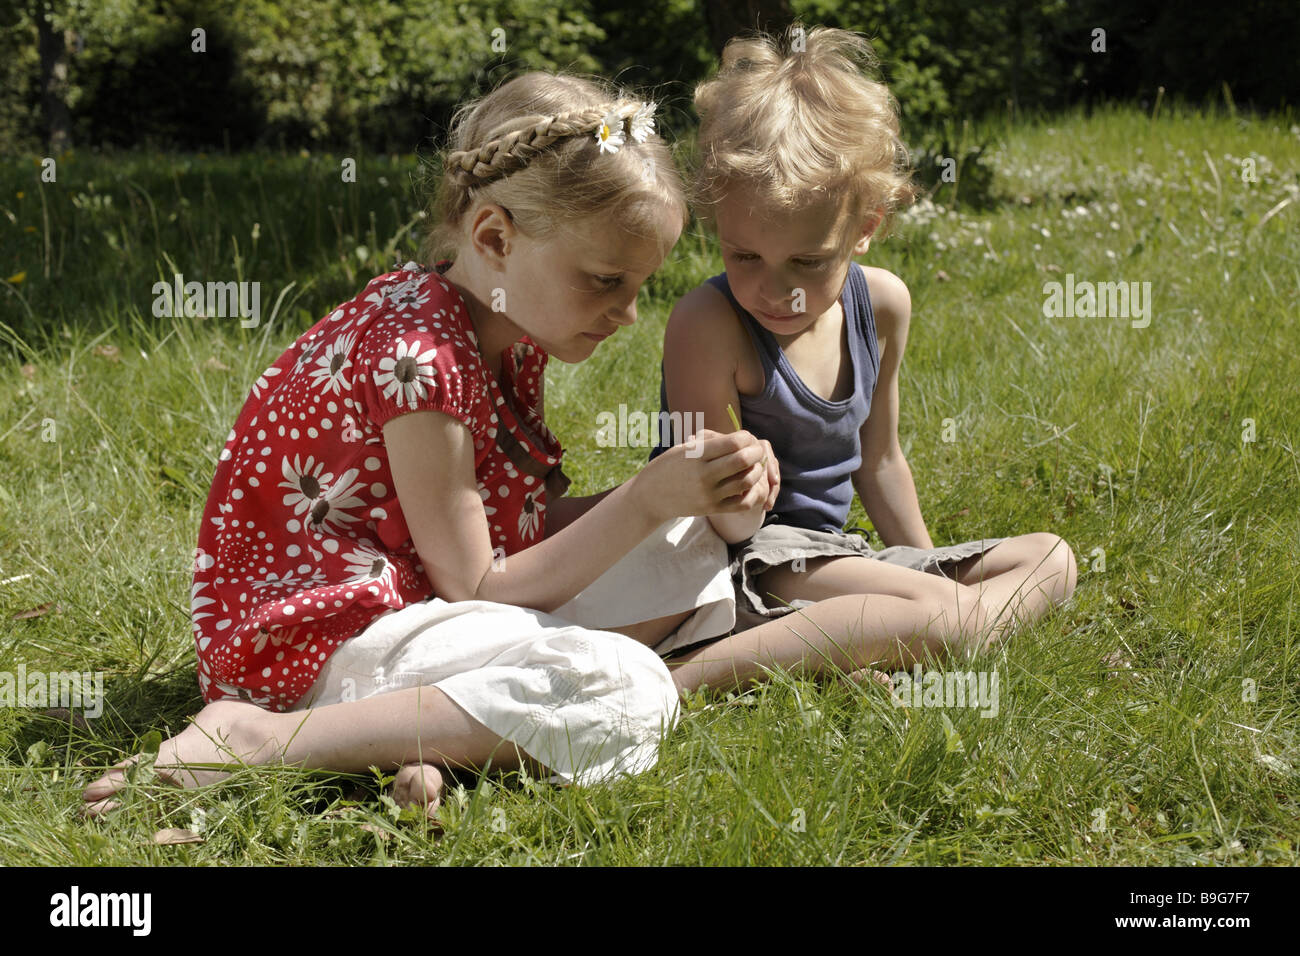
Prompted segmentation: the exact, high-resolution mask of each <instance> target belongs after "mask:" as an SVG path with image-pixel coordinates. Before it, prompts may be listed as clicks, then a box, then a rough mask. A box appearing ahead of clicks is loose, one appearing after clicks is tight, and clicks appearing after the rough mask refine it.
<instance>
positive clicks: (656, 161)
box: [420, 72, 690, 262]
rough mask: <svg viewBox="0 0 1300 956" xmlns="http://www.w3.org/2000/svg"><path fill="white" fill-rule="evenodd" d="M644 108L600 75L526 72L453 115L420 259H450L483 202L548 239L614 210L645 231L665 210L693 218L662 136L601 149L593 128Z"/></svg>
mask: <svg viewBox="0 0 1300 956" xmlns="http://www.w3.org/2000/svg"><path fill="white" fill-rule="evenodd" d="M638 105H639V103H638V101H637V100H636V99H634V98H633V97H632V96H631V95H630V94H628V93H626V92H620V91H617V90H615V89H613V88H612V87H610V86H609V85H608V84H607V83H605V82H604V81H602V80H599V79H597V78H588V77H583V76H577V75H572V74H552V73H542V72H531V73H525V74H523V75H521V76H518V77H515V78H514V79H512V80H509V81H508V82H506V83H503V84H502V85H501V86H499V87H498V88H497V89H495V90H493V91H492V92H491V93H488V94H487V95H485V96H483V97H480V98H479V99H476V100H473V101H471V102H468V103H464V104H462V105H461V106H459V107H458V108H457V109H456V112H455V113H454V114H453V117H452V121H451V127H450V130H449V135H448V143H447V146H446V148H445V149H444V150H442V152H441V154H440V159H441V163H440V164H438V166H439V167H440V168H432V167H431V168H428V169H427V173H428V176H427V179H428V180H429V181H432V182H433V183H435V184H436V185H435V188H434V189H433V195H432V198H431V200H430V203H429V210H428V212H429V220H430V226H429V229H428V232H427V234H426V236H425V238H424V243H423V245H422V247H421V250H420V252H421V256H422V257H423V258H424V259H425V261H426V262H433V261H434V260H435V259H436V258H439V257H440V256H441V255H443V254H451V255H452V256H454V255H455V253H456V252H457V251H458V250H459V248H460V246H461V243H462V242H463V240H464V238H465V237H464V229H463V227H464V223H465V220H466V214H467V213H469V212H470V210H471V209H472V208H474V207H475V206H476V205H478V204H479V203H489V202H490V203H498V204H500V205H501V206H504V207H505V208H506V209H508V210H509V211H510V214H511V216H512V217H513V219H514V222H515V224H516V225H517V226H518V227H519V229H520V231H521V232H523V233H524V234H525V235H528V236H531V237H534V238H538V239H545V238H548V237H550V236H552V235H554V234H555V233H556V232H557V231H558V230H559V229H561V228H563V227H564V226H566V225H568V224H571V223H573V222H575V221H577V220H580V219H584V218H586V217H588V216H591V215H594V214H597V213H607V214H608V215H610V216H611V218H612V219H613V220H614V221H615V222H617V223H618V224H619V226H620V227H622V228H624V229H627V230H628V231H630V232H633V233H635V234H637V235H642V236H653V235H656V234H657V233H656V230H655V228H654V222H655V221H657V220H658V219H659V218H660V217H661V216H662V215H663V209H664V207H667V208H668V209H670V210H671V211H672V213H673V215H675V216H679V217H680V219H681V223H682V228H683V229H685V228H686V225H687V223H688V222H689V219H690V209H689V207H688V205H687V202H686V190H685V187H684V185H683V182H682V179H681V175H680V174H679V173H678V171H677V167H676V165H675V164H674V162H673V155H672V152H671V151H670V150H669V148H668V147H667V146H666V145H665V144H664V142H663V141H662V140H661V139H660V138H659V137H658V135H656V134H655V133H653V132H652V133H651V134H650V135H649V136H648V137H647V138H646V141H645V142H644V143H637V142H635V141H634V140H633V139H632V138H631V137H627V138H626V139H625V141H624V143H623V145H622V146H621V147H619V149H618V151H617V152H615V153H612V154H609V153H605V154H602V153H601V151H600V146H599V144H598V143H597V141H596V137H595V131H596V129H597V127H598V126H599V125H600V122H601V119H602V118H603V117H604V116H605V115H606V114H607V113H608V112H610V111H611V110H613V111H615V112H616V113H617V114H618V115H619V116H620V117H623V118H626V117H628V116H631V115H632V113H633V112H634V111H635V110H636V109H637V106H638Z"/></svg>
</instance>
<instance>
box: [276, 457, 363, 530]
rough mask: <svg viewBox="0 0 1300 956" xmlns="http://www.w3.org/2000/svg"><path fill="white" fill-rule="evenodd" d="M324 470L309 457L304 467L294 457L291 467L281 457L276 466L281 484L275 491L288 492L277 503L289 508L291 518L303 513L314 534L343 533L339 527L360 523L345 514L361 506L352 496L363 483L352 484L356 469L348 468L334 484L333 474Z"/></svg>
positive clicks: (322, 466)
mask: <svg viewBox="0 0 1300 956" xmlns="http://www.w3.org/2000/svg"><path fill="white" fill-rule="evenodd" d="M324 469H325V462H323V461H321V462H317V461H316V459H315V457H314V456H312V455H308V456H307V461H306V463H305V464H304V463H302V462H300V461H299V457H298V456H297V455H294V456H293V464H292V465H291V464H289V456H287V455H286V456H284V458H283V459H282V460H281V462H280V473H281V474H283V475H284V481H282V482H280V485H279V487H281V488H288V489H289V492H288V493H287V494H286V495H285V496H284V498H283V499H282V501H281V503H282V504H284V505H286V506H289V505H292V506H293V513H294V514H295V515H300V514H303V513H306V514H307V520H308V522H310V524H311V527H312V529H313V530H314V531H322V530H325V531H330V532H333V533H338V532H340V531H342V530H343V528H342V523H345V522H350V521H360V520H361V519H360V518H359V517H358V516H357V515H353V514H348V512H347V509H348V508H356V507H358V506H360V505H363V504H365V502H364V501H362V500H361V499H360V498H358V497H356V492H357V491H358V490H360V489H361V488H362V487H364V486H365V482H359V481H356V477H357V475H359V474H360V473H361V472H360V469H357V468H349V469H348V470H347V471H345V472H344V473H343V474H342V475H340V476H339V480H338V481H337V482H336V481H335V480H334V474H333V472H325V471H324ZM322 472H324V473H323V474H322Z"/></svg>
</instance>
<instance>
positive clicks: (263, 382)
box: [253, 365, 280, 398]
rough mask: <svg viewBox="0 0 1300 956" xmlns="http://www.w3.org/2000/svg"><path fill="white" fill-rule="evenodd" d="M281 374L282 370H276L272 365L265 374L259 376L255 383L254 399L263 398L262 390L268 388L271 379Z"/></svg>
mask: <svg viewBox="0 0 1300 956" xmlns="http://www.w3.org/2000/svg"><path fill="white" fill-rule="evenodd" d="M279 374H280V370H279V369H278V368H276V367H275V366H274V365H272V366H271V367H270V368H268V369H267V370H266V371H265V372H263V373H262V374H261V375H259V376H258V377H257V381H256V382H254V383H253V397H254V398H261V397H262V389H264V388H267V387H268V385H269V383H270V381H271V379H273V378H275V376H277V375H279Z"/></svg>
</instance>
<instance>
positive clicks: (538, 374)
mask: <svg viewBox="0 0 1300 956" xmlns="http://www.w3.org/2000/svg"><path fill="white" fill-rule="evenodd" d="M447 264H448V263H440V264H439V266H440V268H445V265H447ZM476 342H477V340H476V338H475V335H474V328H473V325H472V323H471V322H470V319H469V310H468V307H467V306H466V305H465V302H464V300H463V299H462V298H461V296H460V294H459V293H458V292H457V291H456V289H455V287H454V286H452V285H451V284H450V283H449V282H447V281H446V280H445V279H444V278H443V277H442V275H441V274H440V272H429V271H426V270H424V269H419V268H407V269H400V270H397V271H396V272H391V273H388V274H386V275H382V276H379V277H378V278H376V279H374V280H372V281H371V282H370V283H369V284H368V285H367V286H366V288H365V289H364V290H363V291H362V293H361V294H360V295H359V296H357V297H356V298H355V299H353V300H352V301H350V302H346V303H344V304H343V305H340V306H339V307H338V308H336V309H334V310H333V311H332V312H331V313H330V314H329V315H327V316H326V317H325V318H323V319H321V321H319V322H318V323H316V325H314V326H313V327H312V328H310V329H308V330H307V331H306V332H304V333H303V334H302V336H301V337H300V338H299V339H298V340H297V341H296V342H294V344H293V345H292V346H290V347H289V348H288V350H287V351H286V352H285V353H284V354H283V355H282V356H281V357H280V358H279V359H278V360H277V361H276V362H275V364H273V365H272V366H271V367H270V368H268V369H267V370H266V371H265V372H263V373H262V375H261V376H259V377H258V379H257V381H256V382H255V383H254V385H253V387H252V390H251V392H250V393H249V396H248V399H247V401H246V402H245V404H244V407H243V409H242V410H241V411H240V413H239V417H238V420H237V421H236V423H235V427H234V428H233V429H232V430H231V432H230V435H229V437H228V438H227V440H226V446H225V448H224V449H223V450H222V452H221V454H220V457H219V459H218V463H217V468H216V476H215V477H214V479H213V483H212V490H211V492H210V493H209V495H208V501H207V506H206V508H205V509H204V514H203V521H202V525H201V528H200V532H199V542H198V545H199V547H198V558H197V559H196V561H195V565H194V581H193V584H192V586H191V591H190V607H191V619H192V623H193V630H194V638H195V642H196V645H197V647H198V659H199V685H200V689H201V690H202V692H203V696H204V699H205V700H207V701H215V700H229V699H239V700H248V701H252V702H254V703H256V704H258V705H259V706H262V707H265V708H267V709H270V710H277V711H283V710H288V709H290V708H291V707H292V706H293V705H294V704H295V703H296V702H297V701H298V700H299V699H300V698H301V697H302V696H303V695H304V694H306V693H307V691H308V690H310V689H311V685H312V683H313V682H314V681H315V679H316V677H317V675H318V673H319V671H320V665H321V663H322V662H323V661H326V660H328V659H329V656H330V654H332V653H333V652H334V651H335V650H336V649H337V648H338V647H339V645H340V644H342V643H343V642H344V641H345V640H347V639H348V638H350V637H352V636H353V635H355V634H358V633H360V632H361V631H362V630H364V629H365V628H366V627H367V626H368V625H369V624H370V623H371V622H372V621H373V620H375V618H377V617H379V616H380V615H381V614H383V613H385V612H386V611H388V610H390V609H400V608H403V607H406V606H407V605H408V604H411V603H414V602H417V601H423V600H427V599H428V598H429V597H431V596H433V589H432V587H431V586H430V584H429V581H428V578H427V577H426V576H425V574H424V568H423V566H422V565H421V563H420V559H419V555H418V554H417V553H416V551H415V546H414V544H413V543H412V542H411V536H410V532H409V530H408V529H407V526H406V522H405V519H404V517H403V514H402V508H401V505H400V503H399V501H398V499H397V494H396V491H395V490H394V484H393V479H392V474H391V471H390V469H389V459H388V448H387V447H386V446H385V444H384V436H383V425H384V423H385V422H387V421H388V420H389V419H391V418H393V417H395V416H397V415H401V414H404V413H408V412H413V411H419V410H433V411H439V412H444V413H446V414H448V415H451V416H452V417H454V418H456V419H457V420H459V421H461V422H463V423H464V424H465V425H466V427H467V428H469V430H470V432H471V434H472V436H473V439H474V448H475V473H476V479H477V490H478V493H479V496H480V497H481V498H482V500H483V509H484V513H485V514H486V515H488V524H489V527H490V528H491V531H490V534H491V538H492V541H491V543H492V546H493V547H494V548H498V547H499V548H503V549H504V550H505V553H507V554H510V553H513V552H515V551H518V550H521V549H522V548H525V547H527V546H528V545H529V544H531V543H533V542H535V541H536V540H538V539H539V538H540V537H541V536H542V535H543V534H544V528H545V521H544V516H545V511H546V494H545V488H544V483H543V482H539V481H535V480H534V479H533V478H532V477H531V476H527V475H523V474H521V472H520V470H519V468H518V467H517V466H516V464H515V463H513V462H512V461H511V460H510V459H509V457H507V455H506V453H505V452H504V451H503V450H502V449H501V448H500V447H498V444H497V441H496V440H495V439H496V436H497V431H498V429H500V428H505V429H506V430H508V431H509V433H510V435H512V436H513V437H514V438H515V441H516V443H517V444H518V445H519V446H520V447H522V448H523V450H524V451H525V452H526V453H527V454H528V455H529V456H530V457H531V458H533V459H535V460H536V461H537V462H538V463H539V464H540V465H542V466H543V467H550V466H553V465H556V464H558V463H559V462H560V459H561V456H562V454H563V451H562V449H561V448H560V445H559V442H558V441H557V440H556V439H555V436H554V435H552V434H551V432H550V430H549V429H548V428H547V427H546V424H545V422H544V421H543V420H542V418H541V415H540V413H539V412H538V407H539V406H540V405H541V399H542V395H541V383H542V381H543V375H542V372H543V370H544V369H545V366H546V361H547V358H548V356H547V354H546V353H545V352H544V351H542V350H541V349H540V348H538V347H537V346H536V345H535V344H534V343H532V342H531V341H529V340H528V339H527V338H524V339H522V340H521V341H519V342H517V343H515V345H514V346H512V347H511V348H510V349H507V350H506V351H505V352H504V353H503V354H502V356H501V359H502V374H501V378H500V380H499V381H498V380H497V379H496V378H495V377H494V376H493V375H492V374H491V373H490V372H489V371H488V370H487V368H486V367H485V366H484V364H483V362H482V359H481V357H480V355H479V353H478V348H477V345H476ZM507 394H509V395H510V401H509V402H507V401H506V395H507ZM516 408H517V409H520V410H521V414H520V416H519V417H516V416H515V414H514V412H513V409H516Z"/></svg>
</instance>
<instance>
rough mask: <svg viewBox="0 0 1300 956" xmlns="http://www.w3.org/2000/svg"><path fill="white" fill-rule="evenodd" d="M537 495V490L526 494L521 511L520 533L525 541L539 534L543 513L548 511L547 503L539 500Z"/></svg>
mask: <svg viewBox="0 0 1300 956" xmlns="http://www.w3.org/2000/svg"><path fill="white" fill-rule="evenodd" d="M535 495H536V492H533V493H530V494H527V495H525V496H524V507H523V510H522V511H520V512H519V535H520V537H522V538H523V539H524V540H525V541H527V540H528V539H529V538H532V537H533V536H534V535H535V534H537V532H538V529H540V528H541V526H542V515H543V514H544V513H545V512H546V505H544V504H542V503H541V502H540V501H538V500H537V498H536V497H535Z"/></svg>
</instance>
